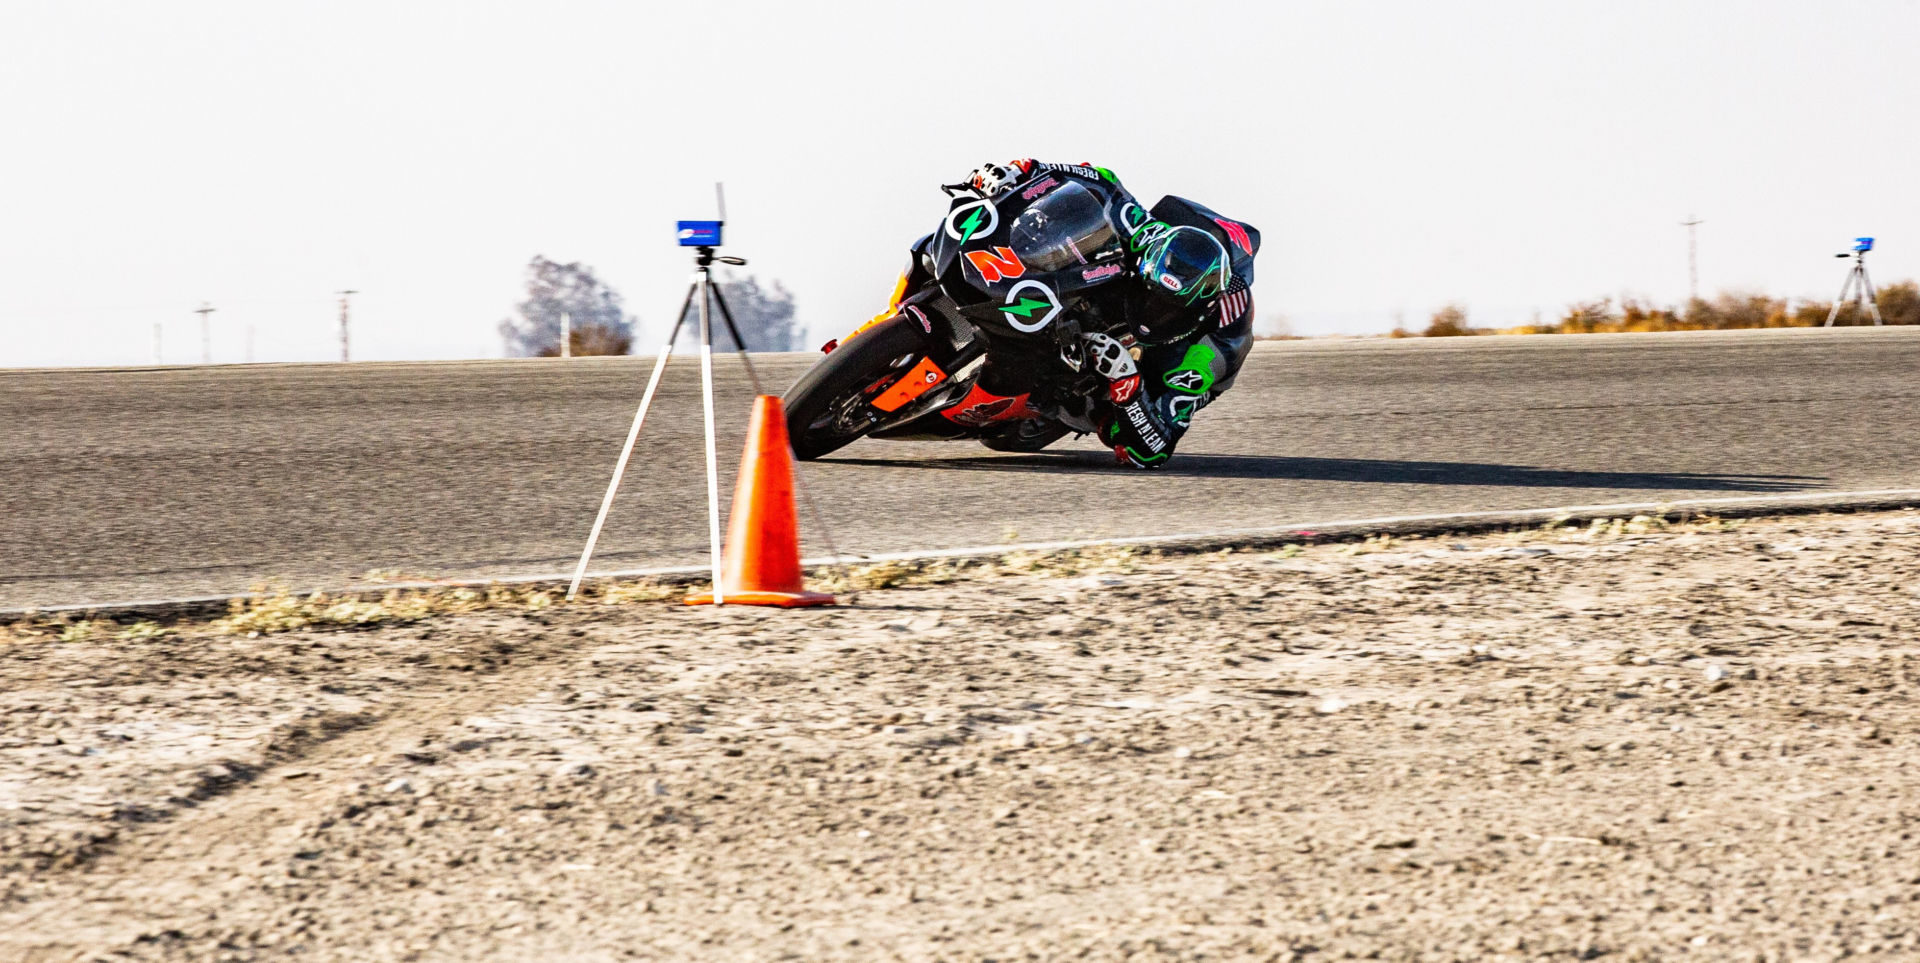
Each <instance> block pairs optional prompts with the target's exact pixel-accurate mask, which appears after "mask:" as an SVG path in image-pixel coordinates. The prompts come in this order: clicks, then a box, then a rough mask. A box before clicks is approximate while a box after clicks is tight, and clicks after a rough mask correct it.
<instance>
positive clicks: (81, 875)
mask: <svg viewBox="0 0 1920 963" xmlns="http://www.w3.org/2000/svg"><path fill="white" fill-rule="evenodd" d="M1917 550H1920V512H1892V513H1880V514H1861V515H1847V516H1821V517H1799V518H1784V519H1774V520H1762V521H1750V522H1745V523H1741V524H1738V525H1718V524H1706V525H1692V526H1686V527H1684V528H1683V529H1675V530H1670V531H1655V532H1651V533H1647V534H1638V535H1636V534H1627V533H1619V532H1614V533H1602V534H1597V535H1593V536H1587V535H1584V534H1574V533H1567V532H1562V533H1552V534H1549V533H1518V534H1507V535H1487V536H1477V537H1471V538H1460V539H1454V538H1440V539H1420V540H1412V541H1405V542H1379V541H1376V542H1372V543H1368V544H1366V545H1347V546H1331V545H1330V546H1310V547H1307V548H1305V549H1304V550H1283V551H1260V552H1238V553H1228V554H1218V555H1206V556H1187V557H1143V558H1123V557H1110V558H1106V559H1084V558H1083V559H1078V560H1066V561H1031V560H1029V563H1028V564H1013V565H1008V566H1004V567H1002V569H1000V570H999V572H998V573H997V574H980V575H976V576H973V577H969V578H965V579H961V580H957V581H952V582H948V583H945V584H908V585H902V586H899V587H896V588H892V589H888V590H884V591H870V592H866V593H863V594H862V595H861V596H860V597H859V599H858V604H857V605H855V606H849V607H843V608H838V609H831V610H814V611H765V610H751V609H741V608H725V609H718V610H716V609H712V608H692V609H690V608H685V607H681V606H678V605H674V604H658V603H653V604H629V605H623V606H599V605H595V606H574V607H566V606H561V607H554V608H550V609H545V610H541V611H532V612H527V611H517V610H516V611H499V610H494V611H484V612H478V613H470V614H466V615H456V616H447V617H442V618H436V619H432V620H429V621H426V622H420V623H415V624H410V625H401V626H388V627H384V628H377V629H367V630H359V631H349V630H327V631H301V632H294V633H287V634H274V635H266V636H262V637H257V638H250V637H246V636H229V635H216V634H212V633H210V632H207V631H205V630H203V629H196V628H193V627H182V628H181V629H180V630H179V631H177V632H175V633H173V634H168V635H163V636H160V637H156V638H148V639H116V640H111V641H69V642H58V641H53V640H51V639H48V638H45V637H27V636H23V635H19V634H17V633H16V634H13V635H11V636H10V635H7V634H5V630H4V629H0V651H4V653H5V658H4V659H0V959H32V960H55V959H91V958H96V957H100V958H113V959H168V960H173V959H278V958H283V957H297V958H305V959H328V960H334V959H337V960H356V961H358V960H385V959H482V958H491V959H526V958H532V957H535V956H540V957H544V958H546V959H550V960H572V959H581V960H598V959H783V958H805V959H813V958H848V959H906V960H921V959H955V960H959V959H1002V960H1005V959H1058V958H1086V959H1119V958H1126V957H1140V958H1182V959H1241V958H1251V959H1281V960H1293V959H1302V960H1320V959H1343V958H1350V957H1367V958H1380V959H1394V960H1484V959H1542V958H1548V959H1606V960H1616V959H1617V960H1638V959H1662V960H1664V959H1682V958H1684V959H1737V960H1827V959H1838V958H1842V957H1848V956H1855V957H1867V958H1881V959H1889V960H1892V959H1914V958H1916V957H1917V956H1920V848H1916V846H1915V844H1914V841H1913V838H1912V837H1913V834H1914V833H1915V832H1917V831H1920V825H1916V824H1920V802H1916V801H1915V800H1916V798H1920V797H1917V796H1916V792H1915V791H1916V789H1920V769H1917V767H1915V766H1914V765H1913V764H1912V763H1913V760H1914V758H1915V757H1914V756H1913V755H1911V753H1913V752H1914V751H1915V749H1916V747H1920V711H1916V706H1915V703H1914V701H1913V700H1912V698H1911V697H1910V696H1909V695H1908V691H1909V689H1910V688H1911V685H1912V682H1913V676H1914V674H1915V673H1917V672H1920V661H1916V655H1917V654H1920V647H1917V643H1920V639H1917V638H1916V632H1915V626H1916V625H1920V551H1917ZM1023 569H1025V570H1026V571H1022V570H1023Z"/></svg>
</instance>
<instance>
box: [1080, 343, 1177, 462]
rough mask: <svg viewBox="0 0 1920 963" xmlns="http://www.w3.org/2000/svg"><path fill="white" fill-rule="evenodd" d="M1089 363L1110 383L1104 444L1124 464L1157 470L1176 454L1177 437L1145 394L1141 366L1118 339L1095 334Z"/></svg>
mask: <svg viewBox="0 0 1920 963" xmlns="http://www.w3.org/2000/svg"><path fill="white" fill-rule="evenodd" d="M1082 340H1084V341H1085V342H1086V345H1087V360H1088V362H1089V363H1091V364H1092V365H1093V370H1094V371H1096V372H1099V374H1100V376H1101V377H1102V378H1105V379H1106V381H1107V398H1106V400H1107V405H1106V408H1107V410H1108V412H1109V413H1110V416H1109V420H1108V421H1107V423H1106V425H1105V426H1103V427H1102V429H1101V431H1100V440H1101V441H1104V442H1106V443H1107V444H1108V445H1110V446H1112V448H1113V454H1114V457H1115V458H1118V459H1119V460H1120V462H1121V464H1127V465H1132V466H1134V467H1135V468H1157V467H1159V466H1160V465H1162V464H1164V463H1165V462H1166V460H1167V459H1168V458H1169V457H1172V454H1173V436H1172V434H1170V433H1169V432H1168V431H1167V428H1166V425H1164V424H1162V423H1161V420H1160V418H1159V417H1158V415H1157V414H1156V413H1155V412H1154V410H1153V408H1152V407H1151V406H1150V405H1149V404H1148V401H1147V397H1146V393H1145V392H1144V391H1142V390H1141V384H1140V366H1139V365H1137V364H1135V363H1134V360H1133V355H1132V354H1131V353H1129V352H1128V351H1127V348H1126V346H1125V345H1123V344H1121V343H1120V342H1119V341H1118V340H1117V339H1115V338H1113V337H1111V336H1109V335H1105V334H1101V333H1099V332H1097V331H1096V332H1094V333H1092V334H1088V335H1085V336H1084V337H1083V339H1082Z"/></svg>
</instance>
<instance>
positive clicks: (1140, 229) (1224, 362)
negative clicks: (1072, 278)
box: [968, 159, 1260, 468]
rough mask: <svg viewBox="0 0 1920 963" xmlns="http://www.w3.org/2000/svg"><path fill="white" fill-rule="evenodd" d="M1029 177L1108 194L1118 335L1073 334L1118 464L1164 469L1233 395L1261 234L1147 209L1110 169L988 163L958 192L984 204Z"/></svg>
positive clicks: (1176, 205) (1175, 206)
mask: <svg viewBox="0 0 1920 963" xmlns="http://www.w3.org/2000/svg"><path fill="white" fill-rule="evenodd" d="M1037 173H1046V174H1051V175H1054V176H1066V177H1077V178H1082V179H1085V180H1090V181H1096V182H1100V183H1101V184H1102V186H1103V187H1105V188H1106V189H1107V190H1108V191H1111V192H1114V194H1115V195H1116V198H1117V199H1116V200H1115V202H1114V206H1113V208H1112V209H1110V210H1109V211H1108V216H1109V217H1111V218H1113V220H1114V222H1115V226H1116V227H1118V228H1120V230H1121V232H1122V234H1123V235H1124V236H1125V237H1126V238H1127V247H1128V251H1129V253H1130V254H1131V255H1132V257H1131V259H1130V260H1131V263H1130V270H1129V273H1130V275H1131V276H1132V277H1133V278H1134V280H1135V282H1136V283H1135V284H1133V285H1128V286H1124V287H1120V286H1115V287H1120V290H1122V291H1123V292H1124V294H1123V296H1122V298H1123V303H1122V304H1121V305H1120V308H1121V313H1122V315H1123V316H1124V317H1125V318H1126V322H1127V330H1126V331H1125V332H1124V334H1122V333H1118V332H1116V334H1115V335H1108V334H1104V333H1093V334H1086V335H1083V336H1082V337H1083V338H1084V339H1085V342H1086V345H1085V346H1086V354H1087V357H1088V359H1089V360H1090V361H1091V362H1092V364H1093V366H1094V368H1095V370H1096V371H1098V372H1099V373H1100V375H1101V376H1102V377H1103V378H1105V379H1106V382H1107V397H1106V398H1105V399H1104V400H1103V401H1102V402H1101V403H1100V404H1099V407H1098V411H1099V413H1100V439H1101V441H1103V442H1105V443H1106V444H1107V445H1108V446H1110V447H1111V448H1112V449H1113V452H1114V455H1115V457H1116V458H1118V459H1119V460H1120V461H1121V462H1122V463H1123V464H1128V465H1132V466H1133V467H1135V468H1159V467H1162V466H1164V465H1165V464H1166V463H1167V461H1168V459H1170V458H1172V457H1173V449H1174V446H1175V445H1177V444H1178V443H1179V441H1180V437H1181V436H1182V435H1184V434H1186V432H1187V428H1188V427H1189V426H1191V425H1192V423H1193V415H1194V413H1195V412H1197V411H1199V410H1200V409H1202V408H1205V407H1206V406H1207V405H1208V404H1210V403H1211V402H1212V401H1213V399H1215V398H1218V397H1219V396H1220V395H1221V394H1223V393H1225V392H1226V390H1227V389H1228V388H1230V387H1232V386H1233V379H1234V376H1235V375H1236V374H1237V373H1238V372H1239V371H1240V366H1241V365H1242V364H1243V363H1244V362H1245V361H1246V358H1247V352H1248V351H1249V350H1250V349H1251V348H1252V346H1253V292H1252V290H1251V288H1252V285H1253V257H1254V254H1255V253H1257V252H1258V251H1259V250H1260V232H1259V231H1257V230H1255V229H1254V228H1253V227H1252V226H1250V225H1247V224H1243V223H1241V222H1239V221H1234V220H1231V219H1229V218H1225V217H1222V216H1220V215H1219V214H1216V213H1214V212H1213V211H1211V210H1208V209H1207V208H1205V207H1202V206H1201V205H1199V204H1195V203H1194V202H1192V201H1189V200H1186V199H1184V198H1179V197H1172V196H1169V197H1164V198H1162V199H1161V200H1160V202H1159V203H1158V204H1155V205H1154V206H1153V207H1152V209H1151V210H1149V209H1147V208H1144V207H1142V206H1141V205H1140V203H1139V202H1138V201H1136V200H1134V198H1133V195H1131V194H1129V193H1127V190H1126V188H1124V187H1121V186H1120V181H1119V179H1118V178H1117V177H1115V176H1114V175H1113V172H1112V171H1109V170H1107V169H1105V168H1101V167H1094V166H1092V165H1090V164H1042V163H1039V162H1037V161H1034V160H1032V159H1023V160H1015V161H1011V162H1009V163H1008V164H1004V165H1003V164H988V165H984V166H982V167H980V168H978V169H977V170H975V171H974V172H973V173H972V175H971V176H970V177H969V178H968V183H970V184H971V185H972V186H973V187H974V188H975V189H977V190H980V191H982V192H983V193H985V194H987V195H988V196H992V195H994V194H997V193H999V192H1000V191H1003V190H1007V189H1010V188H1012V187H1013V186H1014V185H1016V184H1018V183H1021V182H1022V181H1025V180H1027V179H1028V178H1029V177H1030V176H1032V175H1034V174H1037ZM1135 355H1137V356H1138V357H1137V358H1136V357H1135Z"/></svg>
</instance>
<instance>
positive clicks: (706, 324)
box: [698, 271, 726, 605]
mask: <svg viewBox="0 0 1920 963" xmlns="http://www.w3.org/2000/svg"><path fill="white" fill-rule="evenodd" d="M698 283H699V285H700V402H701V404H702V405H703V406H704V408H705V414H706V429H707V538H708V546H709V548H710V549H711V554H712V558H713V604H715V605H724V604H726V596H725V595H724V594H723V592H724V591H725V590H724V589H723V588H722V587H721V585H720V467H719V464H718V459H717V458H716V456H715V449H714V441H713V325H712V320H711V318H710V317H709V316H708V313H707V311H708V309H707V302H708V301H709V300H710V299H711V296H712V295H711V292H710V291H708V285H710V284H712V283H713V282H712V280H711V279H710V278H708V276H707V274H706V272H704V271H702V272H701V273H700V274H699V275H698Z"/></svg>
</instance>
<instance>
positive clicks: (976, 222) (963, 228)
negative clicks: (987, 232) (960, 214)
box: [960, 207, 985, 244]
mask: <svg viewBox="0 0 1920 963" xmlns="http://www.w3.org/2000/svg"><path fill="white" fill-rule="evenodd" d="M984 213H985V212H984V211H982V210H981V209H980V208H978V207H976V208H974V209H973V212H972V213H970V214H968V215H967V219H966V220H964V221H961V222H960V243H962V244H965V243H967V240H968V239H969V238H971V237H973V232H974V231H977V230H979V229H980V218H981V216H982V215H983V214H984Z"/></svg>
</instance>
